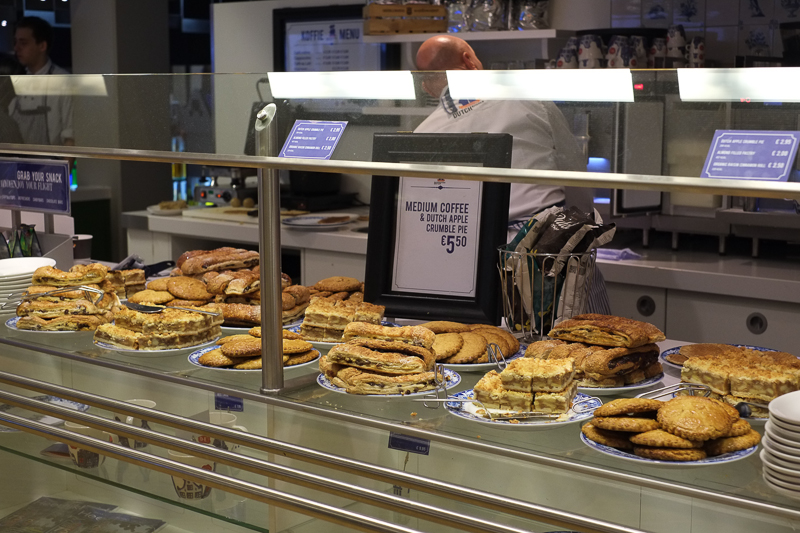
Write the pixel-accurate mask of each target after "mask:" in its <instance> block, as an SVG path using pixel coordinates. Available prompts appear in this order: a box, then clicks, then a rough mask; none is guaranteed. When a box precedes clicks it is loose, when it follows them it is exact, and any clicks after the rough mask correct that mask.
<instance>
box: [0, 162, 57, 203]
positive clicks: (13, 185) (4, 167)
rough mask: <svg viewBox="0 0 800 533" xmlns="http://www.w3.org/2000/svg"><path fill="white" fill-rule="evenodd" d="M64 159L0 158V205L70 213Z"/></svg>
mask: <svg viewBox="0 0 800 533" xmlns="http://www.w3.org/2000/svg"><path fill="white" fill-rule="evenodd" d="M69 181H70V176H69V167H68V165H67V162H66V161H63V162H61V161H53V160H50V161H39V160H33V159H19V160H17V159H0V207H7V208H11V209H23V210H25V211H35V212H38V213H64V214H69V213H70V202H69Z"/></svg>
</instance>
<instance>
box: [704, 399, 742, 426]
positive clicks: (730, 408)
mask: <svg viewBox="0 0 800 533" xmlns="http://www.w3.org/2000/svg"><path fill="white" fill-rule="evenodd" d="M710 400H711V401H712V402H716V403H718V404H719V405H721V406H722V408H723V409H725V412H726V413H728V414H729V415H730V416H731V418H733V420H734V421H736V420H739V417H740V416H741V415H740V414H739V411H737V410H736V408H735V407H734V406H732V405H731V404H729V403H728V402H724V401H722V400H719V399H716V398H710Z"/></svg>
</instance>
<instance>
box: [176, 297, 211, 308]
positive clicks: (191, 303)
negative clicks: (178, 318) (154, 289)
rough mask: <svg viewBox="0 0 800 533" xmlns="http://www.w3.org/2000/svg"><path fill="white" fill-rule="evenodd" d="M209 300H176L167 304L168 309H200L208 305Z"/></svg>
mask: <svg viewBox="0 0 800 533" xmlns="http://www.w3.org/2000/svg"><path fill="white" fill-rule="evenodd" d="M207 303H208V300H179V299H177V298H176V299H174V300H170V301H168V302H167V304H166V305H167V307H200V306H203V305H206V304H207Z"/></svg>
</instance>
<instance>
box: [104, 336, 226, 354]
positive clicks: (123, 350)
mask: <svg viewBox="0 0 800 533" xmlns="http://www.w3.org/2000/svg"><path fill="white" fill-rule="evenodd" d="M219 339H220V338H219V337H214V338H213V339H211V340H210V341H208V342H204V343H202V344H195V345H194V346H187V347H186V348H170V349H168V350H131V349H129V348H120V347H119V346H113V345H111V344H106V343H105V342H100V341H95V340H93V341H92V342H93V343H94V345H95V346H97V347H98V348H103V349H104V350H111V351H114V352H119V353H121V354H123V355H133V356H136V357H164V356H166V355H177V354H179V353H186V352H187V351H189V350H196V349H198V348H200V347H203V346H208V345H209V344H214V343H216V342H217V341H218V340H219Z"/></svg>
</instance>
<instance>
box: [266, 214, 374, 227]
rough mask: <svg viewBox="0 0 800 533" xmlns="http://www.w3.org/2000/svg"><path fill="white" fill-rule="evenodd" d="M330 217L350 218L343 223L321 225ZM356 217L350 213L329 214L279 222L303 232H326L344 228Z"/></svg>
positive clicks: (286, 219)
mask: <svg viewBox="0 0 800 533" xmlns="http://www.w3.org/2000/svg"><path fill="white" fill-rule="evenodd" d="M331 217H337V218H338V217H350V218H349V219H348V220H347V221H345V222H331V223H327V222H326V223H322V222H321V221H322V220H325V219H326V218H331ZM357 218H358V215H354V214H352V213H331V214H329V215H300V216H296V217H288V218H284V219H283V220H281V224H283V225H284V226H286V227H288V228H292V229H304V230H312V231H314V230H316V231H321V230H326V229H334V228H341V227H342V226H346V225H348V224H350V223H351V222H353V221H354V220H356V219H357Z"/></svg>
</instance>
